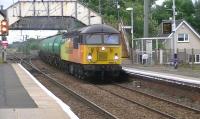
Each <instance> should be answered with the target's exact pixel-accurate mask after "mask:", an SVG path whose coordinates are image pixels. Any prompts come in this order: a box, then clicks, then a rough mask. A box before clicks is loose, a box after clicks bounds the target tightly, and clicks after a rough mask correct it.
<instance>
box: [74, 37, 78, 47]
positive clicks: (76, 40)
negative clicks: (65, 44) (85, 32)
mask: <svg viewBox="0 0 200 119" xmlns="http://www.w3.org/2000/svg"><path fill="white" fill-rule="evenodd" d="M78 43H79V37H74V38H73V46H74V49H78Z"/></svg>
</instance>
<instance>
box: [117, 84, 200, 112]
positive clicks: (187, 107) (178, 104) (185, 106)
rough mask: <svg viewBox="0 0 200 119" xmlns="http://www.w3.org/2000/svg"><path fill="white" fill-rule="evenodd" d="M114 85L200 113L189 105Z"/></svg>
mask: <svg viewBox="0 0 200 119" xmlns="http://www.w3.org/2000/svg"><path fill="white" fill-rule="evenodd" d="M114 85H116V86H119V87H121V88H123V89H126V90H129V91H131V92H137V93H139V94H142V95H146V96H149V97H152V98H155V99H158V100H161V101H165V102H167V103H171V104H174V105H177V106H180V107H182V108H186V109H189V110H192V111H194V112H196V113H200V110H199V109H196V108H192V107H189V106H187V105H183V104H180V103H176V102H173V101H170V100H167V99H164V98H161V97H157V96H155V95H151V94H148V93H145V92H142V91H139V90H136V89H132V88H128V87H125V86H122V85H120V84H114Z"/></svg>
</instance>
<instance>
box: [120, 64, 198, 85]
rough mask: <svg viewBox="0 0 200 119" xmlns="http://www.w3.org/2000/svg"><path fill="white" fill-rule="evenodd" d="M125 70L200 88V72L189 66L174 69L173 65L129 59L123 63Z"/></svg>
mask: <svg viewBox="0 0 200 119" xmlns="http://www.w3.org/2000/svg"><path fill="white" fill-rule="evenodd" d="M122 67H123V70H124V71H127V72H128V73H132V74H134V75H139V76H143V77H147V78H153V79H156V80H163V81H167V82H172V83H178V84H183V85H188V86H192V87H198V88H200V73H199V71H198V70H192V69H189V68H182V67H181V68H178V69H174V67H172V66H163V65H162V66H161V65H141V64H132V63H131V62H130V61H129V60H126V61H124V62H123V63H122Z"/></svg>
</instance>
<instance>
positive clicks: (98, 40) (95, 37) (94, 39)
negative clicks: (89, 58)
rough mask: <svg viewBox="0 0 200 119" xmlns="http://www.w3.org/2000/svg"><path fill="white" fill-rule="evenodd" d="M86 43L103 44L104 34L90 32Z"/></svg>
mask: <svg viewBox="0 0 200 119" xmlns="http://www.w3.org/2000/svg"><path fill="white" fill-rule="evenodd" d="M85 43H86V44H102V36H101V35H100V34H88V35H86V36H85Z"/></svg>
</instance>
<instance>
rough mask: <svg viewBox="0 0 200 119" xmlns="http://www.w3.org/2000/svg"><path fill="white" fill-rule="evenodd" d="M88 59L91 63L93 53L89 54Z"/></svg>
mask: <svg viewBox="0 0 200 119" xmlns="http://www.w3.org/2000/svg"><path fill="white" fill-rule="evenodd" d="M87 59H88V60H89V61H90V60H92V54H91V53H89V54H88V56H87Z"/></svg>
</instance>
